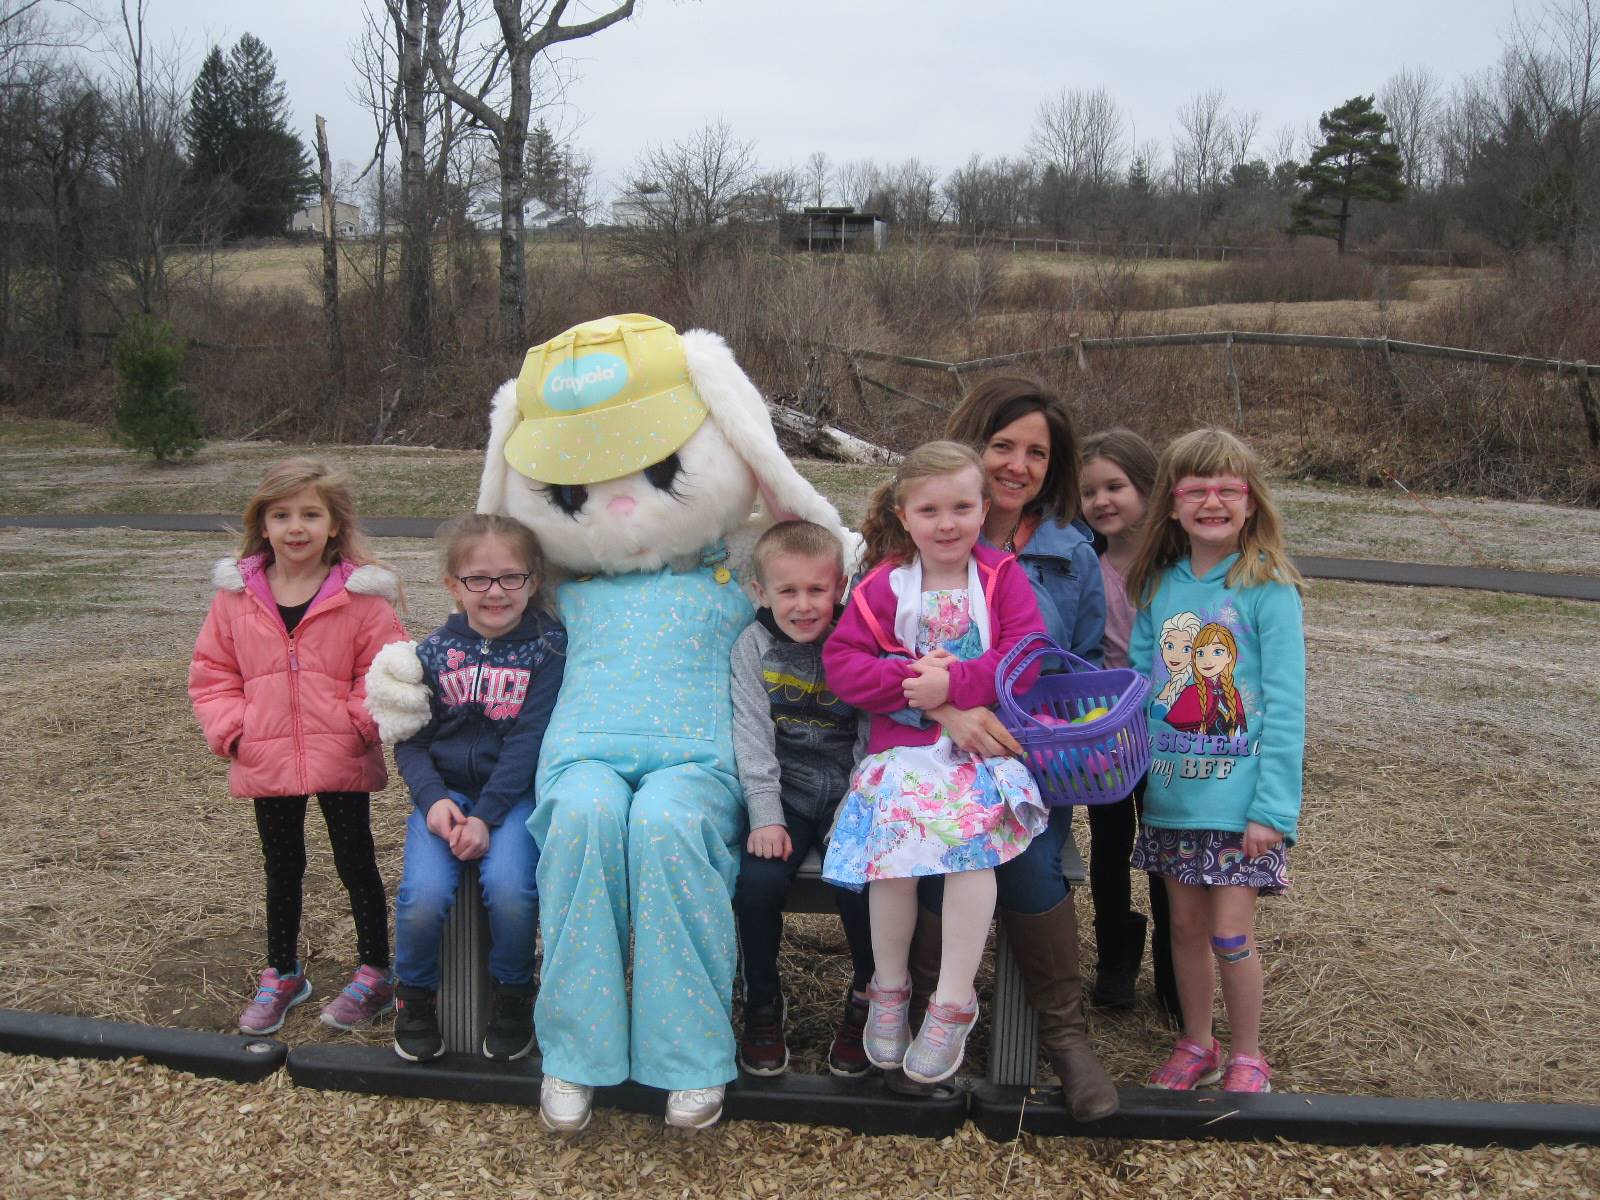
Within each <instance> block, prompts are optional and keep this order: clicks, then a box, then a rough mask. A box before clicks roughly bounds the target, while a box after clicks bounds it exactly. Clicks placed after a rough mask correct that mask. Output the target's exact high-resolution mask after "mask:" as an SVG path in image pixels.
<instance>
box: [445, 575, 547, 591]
mask: <svg viewBox="0 0 1600 1200" xmlns="http://www.w3.org/2000/svg"><path fill="white" fill-rule="evenodd" d="M531 578H532V576H531V575H530V574H529V572H527V571H512V572H510V573H508V574H505V575H457V576H456V582H457V583H459V584H460V585H461V586H462V587H464V588H466V589H467V591H469V592H487V591H488V590H489V589H490V588H492V587H493V586H494V585H495V584H497V583H498V584H499V585H500V588H501V590H502V591H507V592H517V591H521V590H522V588H523V587H524V586H525V585H526V584H527V582H528V580H529V579H531Z"/></svg>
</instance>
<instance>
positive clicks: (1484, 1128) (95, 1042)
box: [0, 1008, 1600, 1150]
mask: <svg viewBox="0 0 1600 1200" xmlns="http://www.w3.org/2000/svg"><path fill="white" fill-rule="evenodd" d="M0 1050H3V1051H6V1052H8V1053H11V1054H33V1055H40V1056H43V1057H48V1058H100V1059H114V1058H136V1057H137V1058H143V1059H145V1060H146V1061H148V1062H152V1063H157V1064H159V1065H161V1066H166V1067H172V1068H175V1069H177V1070H181V1071H187V1072H188V1073H190V1074H193V1075H200V1076H206V1077H210V1078H216V1079H225V1080H230V1081H233V1082H237V1083H249V1082H256V1081H258V1080H261V1079H264V1078H266V1077H267V1076H268V1075H271V1074H272V1073H274V1072H275V1071H277V1070H278V1069H279V1068H281V1067H283V1066H284V1065H287V1066H288V1069H289V1077H290V1078H291V1079H292V1080H293V1081H294V1083H295V1084H296V1085H297V1086H300V1087H306V1088H313V1089H317V1090H322V1091H343V1092H360V1093H363V1094H368V1095H385V1096H405V1097H413V1098H423V1099H440V1100H462V1101H468V1102H473V1103H490V1104H520V1105H525V1106H528V1107H534V1106H537V1105H538V1103H539V1082H540V1074H539V1065H538V1061H537V1060H536V1059H530V1060H526V1061H523V1062H516V1063H494V1062H489V1061H488V1060H486V1059H480V1058H476V1057H474V1056H471V1055H458V1054H449V1055H446V1056H445V1057H444V1058H442V1059H440V1060H439V1061H438V1062H435V1063H426V1064H420V1065H419V1064H414V1063H407V1062H403V1061H402V1060H400V1059H399V1058H398V1057H396V1055H395V1054H394V1052H393V1051H392V1050H391V1049H390V1048H389V1047H387V1046H370V1045H348V1044H334V1043H312V1044H309V1045H304V1046H297V1047H295V1048H294V1049H292V1050H291V1049H289V1048H288V1047H287V1046H285V1045H284V1043H282V1042H281V1041H277V1040H276V1039H272V1038H254V1037H242V1036H235V1035H231V1034H221V1033H204V1032H200V1031H197V1030H192V1029H167V1028H163V1027H159V1026H149V1025H136V1024H131V1023H128V1022H123V1021H102V1020H97V1019H95V1018H91V1017H67V1016H58V1015H56V1014H53V1013H35V1012H29V1011H26V1010H23V1009H13V1008H0ZM1119 1091H1120V1094H1121V1097H1122V1107H1121V1109H1120V1110H1119V1111H1118V1112H1116V1113H1115V1114H1113V1115H1112V1116H1109V1117H1106V1118H1105V1119H1104V1120H1100V1121H1094V1122H1078V1121H1074V1120H1073V1119H1072V1117H1071V1116H1070V1115H1069V1114H1068V1113H1067V1111H1066V1109H1065V1108H1063V1107H1062V1104H1061V1098H1060V1093H1059V1091H1056V1090H1054V1089H1035V1088H1026V1087H998V1086H994V1085H990V1084H982V1083H980V1084H976V1085H974V1086H973V1087H971V1088H970V1089H968V1088H965V1087H956V1086H944V1087H940V1088H939V1089H937V1090H936V1092H935V1094H934V1095H933V1096H932V1097H930V1098H928V1099H916V1098H910V1097H905V1096H901V1095H898V1094H896V1093H894V1092H891V1091H889V1090H888V1089H887V1088H885V1087H884V1085H883V1082H882V1080H880V1079H867V1080H848V1079H835V1078H833V1077H832V1076H827V1075H798V1074H789V1075H780V1076H776V1077H774V1078H771V1079H759V1078H754V1077H751V1076H740V1077H739V1079H738V1080H736V1081H735V1082H734V1083H732V1084H731V1085H730V1086H729V1088H728V1093H727V1100H726V1106H725V1115H726V1117H727V1118H728V1119H730V1120H737V1121H781V1122H788V1123H796V1124H803V1125H834V1126H841V1127H844V1128H847V1129H850V1130H852V1131H853V1132H855V1133H859V1134H869V1135H873V1134H911V1135H914V1136H919V1137H934V1138H940V1137H948V1136H949V1135H950V1134H952V1133H954V1132H955V1131H956V1130H957V1129H959V1128H960V1127H961V1126H962V1125H963V1124H964V1123H965V1122H966V1121H967V1120H968V1119H969V1118H970V1119H971V1120H972V1121H973V1123H974V1124H976V1125H977V1127H978V1128H979V1129H980V1130H982V1132H983V1133H984V1134H985V1135H987V1136H988V1137H990V1138H992V1139H994V1140H995V1141H1009V1140H1011V1139H1012V1138H1015V1137H1016V1136H1017V1134H1018V1132H1019V1131H1025V1132H1028V1133H1036V1134H1043V1135H1047V1136H1054V1137H1114V1138H1140V1139H1153V1140H1158V1141H1169V1140H1175V1139H1189V1138H1194V1139H1209V1138H1217V1139H1222V1140H1225V1141H1268V1140H1273V1139H1276V1138H1285V1139H1288V1140H1290V1141H1296V1142H1303V1143H1310V1144H1315V1145H1328V1146H1376V1145H1390V1146H1396V1145H1412V1144H1419V1143H1443V1144H1448V1145H1456V1146H1472V1147H1482V1146H1504V1147H1507V1148H1510V1149H1518V1150H1521V1149H1528V1148H1530V1147H1533V1146H1540V1145H1600V1105H1586V1104H1533V1103H1497V1102H1490V1101H1479V1100H1406V1099H1394V1098H1390V1097H1383V1096H1331V1095H1318V1094H1312V1095H1307V1094H1304V1093H1292V1092H1279V1093H1274V1094H1271V1095H1259V1096H1257V1095H1236V1094H1227V1093H1222V1092H1162V1091H1156V1090H1154V1089H1149V1088H1121V1089H1119ZM596 1099H597V1101H598V1102H599V1104H600V1105H601V1106H603V1107H606V1108H614V1109H619V1110H621V1111H624V1112H634V1113H644V1114H647V1115H657V1116H659V1115H660V1114H661V1112H662V1110H663V1106H664V1104H665V1097H664V1095H663V1094H662V1092H660V1091H659V1090H658V1089H655V1088H647V1087H642V1086H640V1085H637V1084H631V1083H629V1084H622V1085H620V1086H618V1087H611V1088H600V1089H598V1091H597V1095H596Z"/></svg>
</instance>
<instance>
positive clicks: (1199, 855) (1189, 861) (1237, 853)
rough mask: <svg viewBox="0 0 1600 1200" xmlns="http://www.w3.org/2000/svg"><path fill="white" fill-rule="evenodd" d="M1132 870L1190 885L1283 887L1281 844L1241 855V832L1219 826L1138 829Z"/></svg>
mask: <svg viewBox="0 0 1600 1200" xmlns="http://www.w3.org/2000/svg"><path fill="white" fill-rule="evenodd" d="M1133 869H1134V870H1135V871H1147V872H1149V873H1150V874H1152V875H1165V876H1166V877H1167V878H1169V879H1176V880H1177V881H1178V882H1179V883H1187V884H1189V885H1190V886H1191V887H1253V888H1255V889H1257V891H1259V892H1260V894H1261V895H1263V896H1281V895H1282V894H1283V893H1284V892H1286V891H1288V890H1289V859H1288V854H1287V851H1286V850H1285V847H1284V845H1283V843H1281V842H1280V843H1279V844H1278V845H1276V846H1274V847H1273V848H1272V849H1271V850H1268V851H1267V852H1266V853H1265V854H1263V855H1260V856H1259V857H1256V858H1246V857H1245V855H1244V834H1242V833H1229V832H1226V831H1224V830H1219V829H1152V828H1151V827H1150V826H1148V825H1146V826H1144V827H1143V828H1141V829H1140V830H1139V840H1138V841H1137V842H1135V843H1134V847H1133Z"/></svg>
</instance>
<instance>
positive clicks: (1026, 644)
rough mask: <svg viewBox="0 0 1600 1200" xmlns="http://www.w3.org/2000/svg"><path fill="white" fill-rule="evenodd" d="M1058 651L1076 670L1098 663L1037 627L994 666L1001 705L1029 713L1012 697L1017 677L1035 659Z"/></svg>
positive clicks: (1016, 714) (1020, 714)
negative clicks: (1065, 648)
mask: <svg viewBox="0 0 1600 1200" xmlns="http://www.w3.org/2000/svg"><path fill="white" fill-rule="evenodd" d="M1052 654H1053V655H1055V656H1056V657H1057V658H1060V659H1062V660H1063V661H1065V662H1066V663H1067V665H1068V666H1069V667H1072V669H1073V670H1084V671H1093V670H1094V669H1095V666H1094V664H1093V663H1091V662H1087V661H1085V660H1084V659H1081V658H1079V657H1078V656H1077V655H1076V654H1074V653H1072V651H1070V650H1064V649H1062V648H1061V647H1060V646H1058V645H1057V644H1056V642H1055V639H1054V638H1052V637H1051V636H1050V635H1049V634H1047V633H1041V632H1039V631H1037V630H1035V631H1034V632H1032V633H1026V634H1023V636H1022V637H1021V638H1019V639H1018V640H1017V644H1016V645H1015V646H1013V647H1011V649H1010V650H1008V651H1006V656H1005V657H1004V658H1002V659H1001V660H1000V665H999V666H997V667H996V668H995V669H994V691H995V696H996V698H997V699H998V700H999V701H1000V707H1001V709H1002V710H1003V711H1004V712H1005V713H1006V714H1007V715H1009V716H1012V717H1013V718H1021V717H1025V716H1026V715H1027V714H1026V713H1024V712H1023V711H1022V709H1021V708H1020V707H1019V706H1018V705H1017V702H1016V701H1015V700H1014V699H1013V698H1012V695H1011V689H1012V688H1013V687H1015V686H1016V683H1017V680H1019V679H1021V678H1022V674H1023V672H1024V671H1026V670H1027V669H1028V668H1029V667H1030V666H1032V665H1033V663H1034V662H1035V661H1036V660H1038V659H1041V658H1044V657H1045V656H1046V655H1052Z"/></svg>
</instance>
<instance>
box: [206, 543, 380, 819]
mask: <svg viewBox="0 0 1600 1200" xmlns="http://www.w3.org/2000/svg"><path fill="white" fill-rule="evenodd" d="M265 558H266V556H265V555H253V556H251V557H250V558H246V559H240V560H238V561H235V560H234V559H231V558H225V559H223V560H221V561H220V562H218V563H217V565H216V567H215V568H214V569H213V571H212V573H211V581H212V583H214V584H215V585H216V587H217V594H216V597H215V599H213V600H212V602H211V611H210V612H209V613H208V614H207V615H206V622H205V625H204V626H202V628H201V630H200V637H199V639H198V640H197V641H196V642H195V647H194V658H193V659H192V660H191V661H190V663H189V698H190V700H191V701H193V703H194V712H195V716H196V717H198V718H199V720H200V728H201V729H202V730H204V732H205V735H206V742H207V744H208V745H210V747H211V749H212V750H213V751H214V752H215V753H217V754H220V755H222V756H223V757H225V758H228V759H231V760H232V763H231V765H230V767H229V768H228V788H229V790H230V791H231V792H232V793H233V794H234V795H235V796H303V795H309V794H310V793H312V792H375V791H378V790H380V789H381V788H382V787H383V786H384V784H385V783H386V782H387V781H388V777H387V772H386V771H385V768H384V763H383V747H382V745H381V744H380V743H379V741H378V730H377V726H376V725H374V724H373V722H372V718H371V717H369V716H368V715H367V711H366V708H365V706H364V705H363V703H362V701H363V699H364V697H365V695H366V676H367V668H368V667H369V666H371V665H372V658H373V656H374V655H375V654H377V653H378V651H379V650H380V649H382V648H383V647H384V646H386V645H388V644H389V643H390V642H402V641H405V640H406V639H407V634H406V630H405V626H404V625H402V624H401V623H400V618H399V617H398V616H396V615H395V611H394V608H393V601H394V600H395V598H396V597H397V596H398V594H399V588H398V584H397V581H396V579H395V577H394V575H393V573H391V572H390V571H387V570H385V569H384V568H382V567H377V566H364V567H353V566H351V565H350V564H349V563H343V562H341V563H335V564H334V566H333V569H332V570H331V571H329V572H328V578H327V579H326V581H324V583H323V585H322V588H321V590H320V591H318V593H317V595H316V597H315V598H314V599H313V600H312V602H311V607H310V608H309V609H307V610H306V614H305V616H304V617H302V618H301V619H300V623H299V625H298V626H297V627H296V628H295V631H294V636H293V637H291V636H290V635H289V632H288V630H287V629H286V628H285V627H284V624H283V619H282V618H281V617H280V616H279V615H278V606H277V603H276V601H274V599H273V596H272V589H271V587H269V586H268V584H267V577H266V573H265V566H266V561H265Z"/></svg>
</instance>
